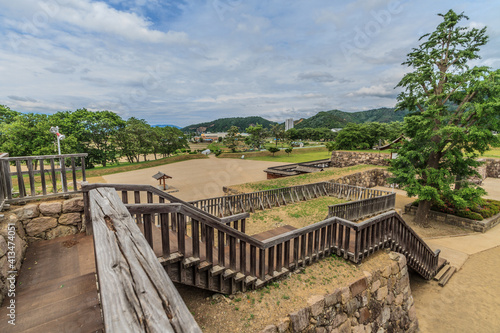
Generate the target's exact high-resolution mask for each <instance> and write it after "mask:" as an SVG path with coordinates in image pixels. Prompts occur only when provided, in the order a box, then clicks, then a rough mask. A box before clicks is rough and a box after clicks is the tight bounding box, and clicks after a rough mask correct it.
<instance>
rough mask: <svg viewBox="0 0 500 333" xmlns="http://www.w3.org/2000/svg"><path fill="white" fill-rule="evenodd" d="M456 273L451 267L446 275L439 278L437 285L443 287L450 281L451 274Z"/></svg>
mask: <svg viewBox="0 0 500 333" xmlns="http://www.w3.org/2000/svg"><path fill="white" fill-rule="evenodd" d="M456 271H457V268H456V267H454V266H452V267H451V268H450V269H449V270H448V271H447V272H446V274H445V275H444V276H443V277H442V278H441V280H440V281H439V283H438V284H439V285H440V286H441V287H444V286H445V285H446V284H447V283H448V281H449V280H450V279H451V277H452V276H453V274H455V272H456Z"/></svg>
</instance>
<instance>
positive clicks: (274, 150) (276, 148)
mask: <svg viewBox="0 0 500 333" xmlns="http://www.w3.org/2000/svg"><path fill="white" fill-rule="evenodd" d="M267 150H268V151H269V152H270V153H272V154H273V157H274V154H275V153H277V152H279V151H280V149H279V148H278V147H273V146H271V147H269V148H267Z"/></svg>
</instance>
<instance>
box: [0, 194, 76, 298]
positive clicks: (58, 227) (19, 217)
mask: <svg viewBox="0 0 500 333" xmlns="http://www.w3.org/2000/svg"><path fill="white" fill-rule="evenodd" d="M3 214H4V217H3V218H2V219H1V220H0V304H1V303H2V301H3V299H4V297H5V295H6V294H7V290H8V280H7V278H8V277H10V274H9V271H16V272H19V270H20V269H21V265H22V261H23V258H24V255H25V253H26V249H27V248H28V244H29V243H31V242H34V241H38V240H42V239H52V238H56V237H61V236H67V235H72V234H76V233H79V232H83V231H84V229H85V226H84V224H83V223H82V221H84V218H83V199H82V198H81V197H77V198H72V199H68V200H58V201H47V202H41V203H34V204H28V205H25V206H21V207H19V208H16V207H14V206H11V210H10V211H5V212H3ZM12 263H14V266H10V265H11V264H12ZM14 268H15V269H14Z"/></svg>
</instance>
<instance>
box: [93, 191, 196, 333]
mask: <svg viewBox="0 0 500 333" xmlns="http://www.w3.org/2000/svg"><path fill="white" fill-rule="evenodd" d="M89 202H90V206H91V207H92V209H91V211H92V224H93V225H94V228H93V229H94V244H95V245H94V249H95V260H96V267H97V277H98V281H99V294H100V298H99V299H100V302H101V305H102V314H103V319H104V326H105V329H106V332H116V333H118V332H120V333H122V332H131V333H132V332H172V333H188V332H189V333H190V332H196V333H201V329H200V328H199V326H198V324H197V323H196V321H195V320H194V318H193V316H192V315H191V313H190V312H189V309H188V308H187V306H186V304H185V303H184V301H183V300H182V298H181V296H180V295H179V293H178V292H177V289H176V288H175V286H174V284H173V283H172V281H171V280H170V278H169V276H168V275H167V273H166V271H165V270H164V269H163V267H162V266H161V264H160V262H159V261H158V259H157V258H156V255H155V254H154V252H153V250H152V249H151V248H150V247H149V245H148V243H147V242H146V240H145V237H144V236H143V235H142V233H141V232H140V230H139V228H138V227H137V225H136V224H135V222H134V220H133V218H132V216H131V215H130V213H129V212H128V211H127V209H126V207H125V206H124V205H123V203H122V202H121V200H120V198H119V197H118V194H117V193H116V191H114V190H113V189H110V188H101V189H94V190H92V191H90V193H89Z"/></svg>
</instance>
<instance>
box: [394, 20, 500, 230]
mask: <svg viewBox="0 0 500 333" xmlns="http://www.w3.org/2000/svg"><path fill="white" fill-rule="evenodd" d="M439 16H441V17H442V18H443V22H441V23H440V24H439V25H438V26H437V28H436V30H435V31H434V32H432V33H430V34H426V35H424V36H422V37H421V39H420V40H424V42H423V43H422V44H420V45H419V46H418V47H417V48H414V49H413V50H412V52H411V53H409V54H408V57H407V61H406V62H404V63H403V64H404V65H407V66H409V67H411V68H413V71H412V72H410V73H408V74H406V75H405V76H404V77H403V79H402V80H401V81H400V82H399V84H398V87H402V88H404V91H403V92H402V93H401V94H400V95H399V96H398V104H397V109H398V110H404V109H406V110H410V111H412V112H413V113H412V114H410V115H408V116H406V117H405V120H404V126H403V128H404V134H405V137H406V140H404V142H403V143H402V146H401V148H400V149H399V150H398V155H399V157H398V159H396V160H394V161H393V164H392V167H391V171H392V172H393V174H394V178H393V180H392V181H393V182H395V183H398V184H400V185H401V186H403V187H404V189H405V190H406V192H407V193H408V195H409V196H416V195H418V199H417V200H418V201H419V205H418V210H417V214H416V218H415V219H416V222H417V223H420V224H421V225H427V223H428V222H427V216H428V213H429V210H430V208H431V206H432V205H433V204H434V205H444V204H446V203H448V202H449V203H451V204H453V205H455V206H457V207H461V208H464V207H471V206H473V205H476V204H477V203H478V202H479V200H480V196H481V195H483V194H484V190H482V189H481V188H479V187H477V186H475V185H473V184H471V183H470V182H468V181H467V178H468V177H469V176H471V175H473V174H477V172H476V171H475V169H474V168H475V167H477V166H478V165H479V162H477V161H476V157H477V156H478V155H479V154H482V153H483V152H484V151H485V150H487V149H488V148H489V145H490V144H491V143H492V142H493V141H495V140H496V139H495V137H494V135H493V134H492V133H491V129H492V126H496V127H497V128H498V116H499V114H500V113H499V112H500V111H499V110H500V109H499V105H500V103H499V96H500V94H499V76H500V72H499V71H496V72H491V71H490V70H489V68H487V67H477V66H475V67H471V65H470V63H471V61H472V60H475V59H478V58H480V57H479V54H478V51H479V48H480V47H481V46H482V45H484V44H486V42H487V40H488V37H487V36H486V28H482V29H477V28H466V27H461V26H459V25H458V24H459V22H460V21H461V20H463V19H468V18H467V17H466V16H465V15H464V14H456V13H455V12H454V11H452V10H450V11H448V12H447V13H446V14H439ZM492 124H493V125H492ZM455 182H458V183H457V184H456V185H457V186H456V187H454V186H453V185H454V183H455Z"/></svg>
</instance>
